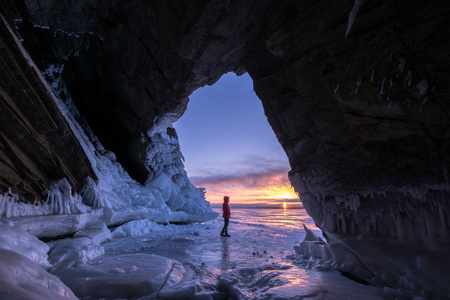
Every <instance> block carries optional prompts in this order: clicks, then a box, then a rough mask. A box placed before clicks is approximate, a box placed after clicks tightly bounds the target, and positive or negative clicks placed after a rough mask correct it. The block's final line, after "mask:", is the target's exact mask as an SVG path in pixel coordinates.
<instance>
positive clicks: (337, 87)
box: [334, 84, 339, 94]
mask: <svg viewBox="0 0 450 300" xmlns="http://www.w3.org/2000/svg"><path fill="white" fill-rule="evenodd" d="M338 91H339V84H338V85H337V86H336V88H335V89H334V93H335V94H336V93H337V92H338Z"/></svg>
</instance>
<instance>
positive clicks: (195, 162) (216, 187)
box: [174, 73, 298, 203]
mask: <svg viewBox="0 0 450 300" xmlns="http://www.w3.org/2000/svg"><path fill="white" fill-rule="evenodd" d="M174 127H175V128H176V130H177V132H178V137H179V140H180V145H181V151H182V153H183V155H184V157H185V167H186V171H187V173H188V176H189V178H190V179H191V181H192V183H193V184H194V185H195V186H197V187H203V188H206V191H207V192H206V199H207V200H208V201H210V202H211V203H217V202H222V199H223V196H224V195H228V196H230V200H231V201H230V202H233V203H255V202H266V203H273V202H280V201H281V202H283V201H292V202H298V197H297V195H296V194H295V192H294V190H293V189H292V188H291V185H290V183H289V180H288V177H287V173H288V171H289V170H290V167H289V164H288V160H287V157H286V154H285V153H284V151H283V149H282V148H281V146H280V144H279V143H278V141H277V139H276V137H275V134H274V133H273V131H272V129H271V128H270V126H269V123H268V122H267V119H266V116H265V115H264V112H263V108H262V104H261V101H260V100H259V99H258V98H257V96H256V95H255V93H254V92H253V84H252V80H251V78H250V77H249V76H248V75H247V74H244V75H242V76H239V77H238V76H236V75H235V74H233V73H228V74H226V75H224V76H222V78H221V79H220V80H219V81H218V82H217V83H216V84H214V85H213V86H207V87H204V88H201V89H199V90H197V91H195V92H194V94H192V95H191V96H190V102H189V104H188V108H187V111H186V113H185V114H184V115H183V116H182V117H181V118H180V119H179V120H178V121H177V122H175V124H174ZM286 199H290V200H286Z"/></svg>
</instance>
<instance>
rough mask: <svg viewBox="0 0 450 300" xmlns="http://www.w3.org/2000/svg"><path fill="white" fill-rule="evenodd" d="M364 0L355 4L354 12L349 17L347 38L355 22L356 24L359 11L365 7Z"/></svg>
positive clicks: (356, 0)
mask: <svg viewBox="0 0 450 300" xmlns="http://www.w3.org/2000/svg"><path fill="white" fill-rule="evenodd" d="M363 3H364V0H355V3H354V4H353V8H352V11H351V12H350V14H349V16H348V25H347V30H346V31H345V37H346V38H347V36H348V34H349V33H350V30H351V29H352V26H353V22H355V18H356V15H357V14H358V11H359V9H360V8H361V6H362V5H363Z"/></svg>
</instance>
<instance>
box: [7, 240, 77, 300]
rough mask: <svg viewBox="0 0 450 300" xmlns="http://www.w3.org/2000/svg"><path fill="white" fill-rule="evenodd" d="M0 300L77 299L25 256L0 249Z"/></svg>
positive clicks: (53, 277) (63, 285) (59, 281)
mask: <svg viewBox="0 0 450 300" xmlns="http://www.w3.org/2000/svg"><path fill="white" fill-rule="evenodd" d="M0 299H15V300H62V299H65V300H70V299H78V298H77V297H76V296H75V295H74V294H73V292H72V291H71V290H70V289H69V288H68V287H67V286H66V285H65V284H64V283H62V282H61V280H59V279H58V278H57V277H55V276H54V275H52V274H50V273H47V272H46V271H45V270H44V269H42V268H41V267H39V266H38V265H37V264H35V263H34V262H32V261H30V260H29V259H28V258H26V257H25V256H23V255H21V254H19V253H16V252H13V251H10V250H5V249H0Z"/></svg>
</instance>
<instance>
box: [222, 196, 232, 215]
mask: <svg viewBox="0 0 450 300" xmlns="http://www.w3.org/2000/svg"><path fill="white" fill-rule="evenodd" d="M228 202H230V200H228V199H227V200H224V201H223V204H222V211H223V218H224V219H229V218H230V217H231V211H230V206H229V205H228Z"/></svg>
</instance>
